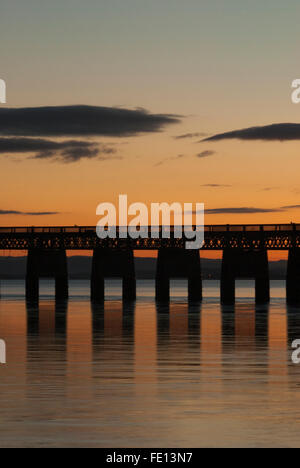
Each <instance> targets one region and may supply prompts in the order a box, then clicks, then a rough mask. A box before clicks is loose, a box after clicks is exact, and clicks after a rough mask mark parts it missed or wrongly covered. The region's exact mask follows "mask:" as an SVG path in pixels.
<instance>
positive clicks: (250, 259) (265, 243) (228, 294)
mask: <svg viewBox="0 0 300 468" xmlns="http://www.w3.org/2000/svg"><path fill="white" fill-rule="evenodd" d="M123 229H124V228H122V231H123ZM119 230H120V229H119V228H117V236H116V238H114V239H111V238H105V239H100V238H99V237H98V236H97V234H96V228H95V227H89V226H71V227H62V226H60V227H1V228H0V250H10V251H11V250H22V251H24V250H25V251H27V252H28V258H27V272H26V297H27V299H29V300H38V297H39V278H41V277H53V278H55V294H56V298H57V299H65V298H67V297H68V268H67V255H66V252H67V251H72V250H90V251H93V263H92V271H91V299H92V300H93V301H102V300H104V297H105V291H104V280H105V278H112V277H119V278H122V280H123V299H124V300H125V301H132V300H134V299H135V298H136V278H135V268H134V251H135V250H157V251H158V259H157V271H156V298H157V300H158V301H169V299H170V279H172V278H187V279H188V297H189V300H190V301H201V299H202V278H201V260H200V257H201V251H206V250H218V251H220V250H221V251H223V260H222V273H221V302H222V303H223V304H233V303H234V301H235V280H236V279H237V278H254V279H255V296H256V302H257V303H266V302H268V301H269V299H270V281H269V267H268V251H269V250H273V251H276V250H287V251H288V268H287V275H286V292H287V302H288V304H290V305H298V306H300V224H273V225H270V224H265V225H253V224H248V225H233V224H231V225H207V226H205V228H204V244H203V246H202V248H201V249H200V251H199V250H186V249H185V242H186V241H187V240H190V239H186V238H185V237H184V236H183V237H182V238H177V237H175V234H174V228H173V229H172V228H171V231H170V237H169V238H167V239H166V238H164V236H163V234H162V232H163V230H162V227H160V228H159V229H158V235H157V238H151V237H150V236H149V237H146V238H138V239H132V238H126V239H123V238H120V237H119V236H118V232H119ZM148 232H150V228H149V230H148Z"/></svg>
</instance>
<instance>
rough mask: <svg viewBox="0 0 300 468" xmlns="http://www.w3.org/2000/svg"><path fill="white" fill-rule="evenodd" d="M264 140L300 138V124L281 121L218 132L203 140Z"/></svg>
mask: <svg viewBox="0 0 300 468" xmlns="http://www.w3.org/2000/svg"><path fill="white" fill-rule="evenodd" d="M229 139H238V140H264V141H292V140H300V124H295V123H280V124H273V125H265V126H262V127H250V128H244V129H241V130H233V131H232V132H226V133H218V134H217V135H214V136H211V137H209V138H206V139H204V140H202V141H220V140H229Z"/></svg>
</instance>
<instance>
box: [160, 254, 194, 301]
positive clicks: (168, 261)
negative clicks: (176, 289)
mask: <svg viewBox="0 0 300 468" xmlns="http://www.w3.org/2000/svg"><path fill="white" fill-rule="evenodd" d="M171 278H187V279H188V298H189V301H191V302H198V301H201V300H202V278H201V264H200V254H199V250H185V249H181V248H162V249H160V250H159V251H158V259H157V269H156V286H155V289H156V300H157V301H160V302H169V301H170V279H171Z"/></svg>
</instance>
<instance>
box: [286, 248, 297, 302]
mask: <svg viewBox="0 0 300 468" xmlns="http://www.w3.org/2000/svg"><path fill="white" fill-rule="evenodd" d="M286 301H287V304H288V305H292V306H293V305H300V249H299V248H293V249H290V250H289V257H288V266H287V276H286Z"/></svg>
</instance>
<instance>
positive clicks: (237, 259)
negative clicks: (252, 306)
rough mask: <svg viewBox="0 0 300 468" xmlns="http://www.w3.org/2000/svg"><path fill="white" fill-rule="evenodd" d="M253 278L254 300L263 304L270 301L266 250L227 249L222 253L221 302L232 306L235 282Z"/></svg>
mask: <svg viewBox="0 0 300 468" xmlns="http://www.w3.org/2000/svg"><path fill="white" fill-rule="evenodd" d="M237 278H255V300H256V303H257V304H264V303H267V302H269V300H270V280H269V265H268V254H267V251H266V250H258V251H256V250H253V251H247V250H242V249H234V248H228V249H225V250H224V251H223V261H222V273H221V302H222V304H234V302H235V280H236V279H237Z"/></svg>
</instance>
